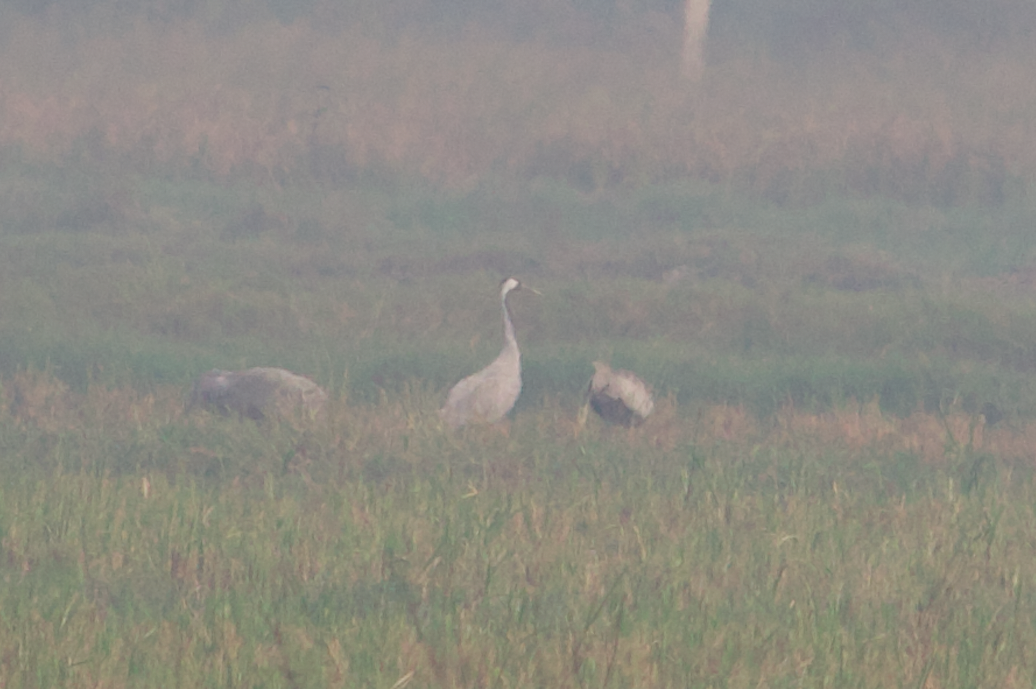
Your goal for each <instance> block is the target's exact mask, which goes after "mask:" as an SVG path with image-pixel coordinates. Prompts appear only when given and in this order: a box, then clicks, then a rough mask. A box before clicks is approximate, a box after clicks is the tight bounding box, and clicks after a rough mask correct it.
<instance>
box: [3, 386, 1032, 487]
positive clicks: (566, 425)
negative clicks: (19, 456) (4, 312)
mask: <svg viewBox="0 0 1036 689" xmlns="http://www.w3.org/2000/svg"><path fill="white" fill-rule="evenodd" d="M184 395H185V391H184V390H182V389H180V388H177V387H174V386H163V387H161V388H159V389H157V390H155V391H153V392H149V393H142V392H139V391H135V390H132V389H130V388H114V389H113V388H110V387H105V386H101V385H92V386H90V387H89V388H88V390H87V391H86V392H82V393H77V392H73V391H71V390H69V388H68V387H67V386H66V385H65V384H64V383H62V382H61V381H60V380H59V379H57V378H56V377H54V376H53V375H51V374H49V373H45V372H39V371H28V372H22V373H19V374H17V375H15V376H14V377H13V378H12V379H10V380H9V381H7V382H6V383H5V384H4V386H3V409H2V412H0V413H2V415H3V416H7V417H8V418H9V419H11V420H13V421H15V422H16V423H18V424H21V425H25V426H31V427H34V428H37V429H39V430H42V431H44V432H49V433H59V432H62V431H68V430H74V429H82V428H84V427H89V428H90V429H91V430H94V431H99V432H104V431H105V429H107V431H108V432H111V433H113V434H114V435H116V436H122V435H123V434H124V433H125V432H127V431H130V430H132V429H139V428H141V427H145V426H153V425H156V424H159V425H160V424H169V423H172V424H176V423H185V424H186V423H188V419H187V418H186V417H185V412H184ZM440 403H441V399H440V398H439V395H437V394H436V393H435V391H432V390H428V389H427V388H425V387H423V386H421V385H419V384H417V383H414V384H412V385H410V386H408V387H407V389H406V390H405V391H404V392H403V393H401V394H399V395H394V396H391V397H389V396H383V397H382V399H381V401H380V402H378V403H376V404H358V403H352V402H350V401H348V400H346V399H338V400H332V402H331V403H330V406H329V409H328V417H329V418H327V419H323V420H318V421H314V422H312V423H309V424H304V426H305V428H308V429H309V430H310V431H311V432H313V433H315V435H313V436H312V437H313V438H314V439H316V441H317V442H318V443H320V444H323V445H324V448H325V450H326V449H328V448H331V447H334V448H336V452H340V453H341V454H342V455H343V456H346V457H370V456H373V455H386V456H393V457H395V458H397V459H398V460H399V461H402V462H403V463H407V462H410V463H414V464H417V463H419V462H421V461H422V457H423V454H422V453H424V452H426V451H427V448H429V447H432V446H434V447H437V448H440V449H442V448H449V447H451V446H452V447H453V448H454V450H458V449H459V448H461V447H462V446H466V445H467V444H471V443H474V444H476V445H479V446H481V447H483V448H484V452H485V453H486V456H487V457H492V456H495V455H500V456H505V455H507V454H509V453H510V452H511V451H512V450H513V448H514V446H515V443H518V442H521V441H522V439H523V438H531V437H535V438H538V439H539V440H540V441H543V442H548V441H549V442H553V443H556V444H558V445H559V446H571V445H572V444H578V443H581V442H583V440H584V439H585V438H586V437H591V438H597V439H602V440H603V439H607V440H608V441H609V442H612V443H616V444H618V445H619V446H623V447H627V448H628V449H629V451H630V452H636V451H637V448H645V449H646V448H652V449H657V450H661V451H663V452H671V451H673V450H674V449H676V448H679V447H681V446H689V445H691V444H694V445H697V446H701V447H710V446H713V445H716V444H723V445H724V446H728V447H730V446H733V447H736V446H743V447H744V448H746V449H751V448H754V447H759V446H773V447H812V448H814V449H830V450H838V451H846V452H850V453H857V454H860V455H861V456H864V455H866V456H875V455H880V456H887V455H891V454H894V453H897V452H901V453H908V454H913V455H915V456H917V457H919V458H920V459H922V460H923V461H924V462H926V463H929V464H933V465H938V464H941V463H944V462H946V461H947V460H952V459H956V458H958V457H959V456H960V453H961V452H963V451H965V450H966V451H968V452H975V453H984V454H987V455H989V456H992V457H996V458H1000V459H1004V460H1009V461H1012V462H1013V461H1016V460H1018V459H1020V458H1025V457H1033V456H1036V421H1031V420H1030V421H1017V422H1015V423H1000V424H998V425H997V426H996V427H994V428H988V427H987V426H986V423H985V419H984V418H983V417H982V416H981V415H976V414H969V413H966V412H964V411H963V410H961V409H951V410H948V411H947V412H946V413H942V414H935V413H930V412H925V411H915V412H913V413H912V414H910V415H909V416H907V417H905V418H900V417H896V416H893V415H890V414H886V413H884V412H882V411H881V409H880V408H879V406H878V403H877V400H871V401H869V402H866V403H857V402H855V401H849V402H847V403H846V404H844V405H841V406H839V407H838V408H835V409H833V410H830V411H825V412H819V413H816V412H807V411H803V410H799V409H796V408H795V407H794V406H793V405H785V406H783V407H782V408H781V409H780V410H779V411H778V412H777V414H776V415H775V416H774V417H773V418H772V419H758V418H756V417H754V416H753V415H752V414H751V413H750V412H749V411H747V410H746V409H745V408H744V407H742V406H734V405H726V404H711V405H702V406H700V407H697V408H696V410H695V411H694V412H693V413H689V412H688V411H686V410H682V409H680V407H679V405H677V403H676V401H675V399H674V398H673V397H672V396H669V397H665V398H661V399H658V400H656V407H655V412H654V413H653V414H652V416H651V417H650V418H649V419H648V420H647V422H645V424H644V425H643V426H642V427H640V428H637V429H622V428H611V427H607V426H605V425H603V424H602V423H600V422H599V421H598V420H597V419H596V418H595V417H592V416H591V419H592V420H591V421H590V422H589V424H587V425H586V426H585V427H584V426H581V425H580V424H579V423H578V421H577V417H578V409H576V408H571V409H570V408H568V407H567V406H566V405H564V404H563V403H561V402H560V401H559V400H557V399H547V400H545V401H544V403H543V404H542V405H540V406H538V407H526V408H525V410H524V411H522V412H521V413H520V414H519V415H518V416H517V417H516V418H514V419H513V420H508V421H505V422H504V423H502V424H499V425H497V426H492V427H474V428H471V429H467V430H465V431H464V432H463V433H460V434H450V433H448V432H446V431H445V429H443V428H442V425H441V423H440V422H439V420H438V415H437V411H436V410H437V408H438V406H439V404H440ZM191 415H192V416H191V419H192V420H191V421H190V422H191V423H192V424H194V425H195V426H196V427H198V428H204V427H208V426H212V425H213V424H219V423H221V421H220V418H221V417H219V416H214V415H210V414H209V413H207V412H204V411H195V412H191ZM296 428H297V429H298V426H297V424H296ZM299 430H303V429H299ZM300 461H302V462H303V463H304V462H305V461H308V460H306V458H305V457H302V458H300ZM528 469H529V468H528V467H518V466H515V467H504V468H501V467H497V468H495V469H494V470H493V471H495V472H498V474H499V475H500V477H502V478H504V479H507V478H508V476H509V475H510V474H513V473H515V472H517V473H516V474H515V475H514V476H510V478H515V477H516V476H517V475H519V474H521V473H522V472H524V471H527V470H528Z"/></svg>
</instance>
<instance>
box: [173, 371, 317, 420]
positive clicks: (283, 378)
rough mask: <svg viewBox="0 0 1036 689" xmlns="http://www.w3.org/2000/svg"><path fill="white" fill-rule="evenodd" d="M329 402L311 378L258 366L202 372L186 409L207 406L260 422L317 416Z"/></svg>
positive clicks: (220, 411)
mask: <svg viewBox="0 0 1036 689" xmlns="http://www.w3.org/2000/svg"><path fill="white" fill-rule="evenodd" d="M326 402H327V393H326V392H324V390H323V389H322V388H321V387H320V386H319V385H317V384H316V383H314V382H313V381H311V380H310V379H309V378H304V377H302V376H300V375H296V374H294V373H292V372H291V371H286V370H284V369H283V368H268V367H256V368H250V369H247V370H245V371H221V370H220V369H213V370H211V371H208V372H207V373H203V374H202V375H201V376H200V377H199V378H198V380H197V381H196V382H195V383H194V387H193V388H192V389H191V395H190V398H189V400H188V403H187V407H188V409H191V408H193V407H195V406H201V407H207V408H209V409H212V410H214V411H217V412H219V413H221V414H224V415H226V414H230V413H231V412H234V413H238V414H240V415H241V416H247V417H248V418H250V419H255V420H256V421H259V420H262V419H265V418H267V417H269V416H279V417H289V416H295V415H297V414H299V413H302V414H307V415H311V416H315V415H318V414H320V412H321V411H322V410H323V408H324V405H325V403H326Z"/></svg>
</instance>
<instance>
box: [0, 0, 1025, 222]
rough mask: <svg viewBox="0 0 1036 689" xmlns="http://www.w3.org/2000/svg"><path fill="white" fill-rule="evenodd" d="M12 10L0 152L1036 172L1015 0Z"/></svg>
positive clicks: (862, 186)
mask: <svg viewBox="0 0 1036 689" xmlns="http://www.w3.org/2000/svg"><path fill="white" fill-rule="evenodd" d="M683 10H684V8H683V3H682V2H678V1H677V0H614V1H612V0H532V1H530V2H521V3H515V2H505V1H504V0H478V1H476V0H388V1H378V2H374V1H368V0H351V1H343V2H330V1H328V0H298V1H296V2H289V1H287V0H240V1H232V0H209V1H204V0H182V1H154V2H126V1H121V0H90V1H86V2H71V1H65V2H62V1H60V0H51V1H48V0H36V1H30V0H20V1H16V2H10V3H6V4H5V5H4V7H3V10H2V11H0V12H2V14H0V27H2V28H0V115H2V117H0V122H2V124H0V146H8V147H14V149H15V150H17V151H18V154H19V155H23V156H27V157H28V158H29V159H34V158H37V157H38V158H40V159H48V160H61V159H64V160H66V161H70V160H75V161H86V160H90V161H93V162H97V161H99V160H102V159H108V160H109V162H111V157H112V156H116V157H117V158H118V163H117V164H118V166H120V168H121V169H127V166H128V167H129V168H130V169H137V170H141V171H147V170H154V169H155V166H172V167H175V168H180V169H191V170H195V171H198V170H204V171H207V172H211V173H214V174H217V175H228V174H246V175H250V176H252V177H254V178H255V179H257V180H259V181H262V180H271V181H274V182H284V181H285V180H286V179H289V178H290V179H296V180H297V179H300V176H303V177H305V178H307V179H308V178H316V179H322V180H326V181H330V182H332V183H341V182H343V181H345V180H347V179H349V178H350V177H351V176H355V175H357V174H366V173H369V172H370V171H372V170H375V171H377V172H378V174H383V173H387V174H392V175H408V176H409V175H416V176H418V177H420V178H422V179H426V180H429V181H430V182H433V183H434V184H437V185H443V186H444V187H446V188H450V189H460V190H464V189H470V188H472V187H473V185H475V184H477V183H479V182H480V181H485V180H486V179H487V178H490V177H492V178H494V179H505V180H512V181H513V180H517V181H519V182H525V181H528V180H530V179H535V178H539V177H545V178H552V179H559V180H562V181H564V182H566V183H568V184H571V185H572V186H574V187H575V188H577V189H580V190H582V191H588V192H594V191H599V190H602V189H607V188H610V187H631V186H634V187H635V186H642V185H644V184H649V183H654V182H659V181H666V180H674V179H677V180H678V179H698V180H704V181H707V182H710V183H720V184H730V185H733V187H734V188H738V189H744V190H751V191H754V192H757V193H760V194H762V195H764V196H765V197H766V198H767V199H769V200H770V201H774V202H778V203H814V202H817V201H821V200H823V199H824V198H827V197H828V196H830V195H832V194H836V195H844V194H850V195H857V196H865V197H873V196H890V197H894V198H897V199H901V200H905V201H909V202H913V201H919V202H924V203H935V204H943V205H945V204H962V203H972V202H977V203H983V204H989V203H994V204H996V203H1002V202H1004V201H1005V200H1007V199H1009V198H1020V197H1022V196H1024V195H1025V194H1026V193H1027V191H1026V190H1027V189H1028V188H1029V186H1030V183H1031V180H1032V179H1033V172H1034V170H1036V144H1034V142H1036V131H1034V125H1033V123H1034V122H1036V116H1034V115H1036V91H1034V87H1033V84H1034V83H1036V81H1034V79H1033V78H1032V77H1033V75H1034V73H1036V72H1034V65H1036V60H1034V57H1036V56H1034V47H1033V46H1034V45H1036V43H1034V42H1033V41H1032V37H1033V28H1034V27H1036V5H1033V4H1032V3H1030V2H1025V1H1023V0H993V1H990V2H984V3H975V2H966V1H964V0H912V1H908V2H892V1H891V0H870V1H865V2H845V1H844V0H784V1H782V2H763V1H762V0H716V2H714V3H713V5H712V8H711V15H710V23H709V28H708V35H707V39H706V43H705V45H704V48H703V55H704V61H705V68H704V71H703V72H702V74H701V77H700V79H699V80H697V81H694V80H688V79H686V78H685V76H684V75H682V74H681V71H680V68H679V67H680V54H681V40H682V32H683Z"/></svg>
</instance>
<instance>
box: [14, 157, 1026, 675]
mask: <svg viewBox="0 0 1036 689" xmlns="http://www.w3.org/2000/svg"><path fill="white" fill-rule="evenodd" d="M16 172H17V174H16V173H15V172H9V173H8V174H11V175H13V176H14V177H16V178H19V179H21V183H22V184H24V185H26V186H27V187H37V188H40V189H47V190H48V191H47V194H48V198H50V199H52V200H53V204H52V206H51V207H48V209H47V216H46V217H44V218H37V220H34V221H33V223H29V224H27V223H26V222H25V221H24V218H25V217H27V215H28V214H29V213H30V209H31V207H32V206H33V205H34V204H35V201H33V200H32V199H29V200H23V201H17V199H15V201H12V202H11V203H9V204H8V205H6V206H5V207H4V208H3V209H2V210H0V374H2V378H0V380H2V384H3V387H2V394H0V398H2V406H0V473H2V475H3V477H4V478H3V479H2V480H0V579H2V582H3V586H2V587H0V683H3V684H5V685H11V686H15V685H26V686H40V687H43V686H87V685H90V686H95V685H98V684H104V685H118V686H122V685H134V686H174V685H175V686H223V685H232V686H240V685H253V686H286V687H287V686H292V687H298V686H314V687H316V686H320V687H323V686H329V685H335V686H369V687H391V686H393V685H394V684H395V683H396V682H397V681H401V680H403V679H404V678H406V677H407V676H408V675H410V673H413V675H412V676H411V679H410V682H411V686H437V687H438V686H443V687H445V686H465V687H468V686H487V687H512V686H529V687H532V686H566V687H576V686H580V687H581V686H616V687H618V686H638V687H640V686H645V687H646V686H701V687H714V686H729V687H739V686H759V685H760V684H764V683H765V684H766V685H768V686H802V685H810V686H850V687H852V686H855V687H887V686H926V682H927V686H933V685H939V686H958V685H959V686H974V685H981V686H1021V685H1023V684H1024V685H1030V684H1031V683H1032V681H1033V679H1034V677H1036V666H1034V664H1033V660H1032V656H1031V654H1030V652H1029V651H1028V649H1029V648H1031V647H1033V643H1034V639H1033V629H1032V625H1031V623H1030V620H1031V619H1032V618H1033V616H1034V614H1036V598H1034V595H1033V593H1032V591H1033V590H1036V589H1034V586H1036V569H1034V568H1033V565H1032V558H1031V557H1030V556H1029V555H1030V554H1029V552H1028V551H1027V550H1026V547H1027V546H1026V544H1028V543H1029V542H1030V541H1031V540H1032V538H1033V535H1034V530H1036V514H1034V512H1033V509H1032V505H1033V504H1036V500H1034V497H1036V496H1034V490H1036V484H1034V477H1033V471H1032V462H1031V456H1032V448H1033V442H1032V440H1031V437H1032V436H1031V433H1032V430H1031V429H1032V424H1033V420H1034V419H1036V397H1034V396H1033V393H1032V392H1031V391H1032V390H1033V389H1036V385H1034V383H1036V380H1034V376H1036V371H1034V366H1033V362H1034V358H1033V356H1034V354H1033V351H1032V349H1031V346H1030V345H1029V344H1027V343H1029V342H1032V341H1033V340H1034V338H1033V334H1034V333H1033V332H1032V327H1031V325H1030V324H1031V323H1032V322H1034V321H1033V318H1032V316H1033V311H1032V306H1031V303H1030V301H1031V300H1030V299H1029V298H1028V294H1027V292H1026V289H1027V288H1026V283H1025V266H1026V265H1027V259H1026V258H1024V257H1026V256H1029V255H1031V252H1032V242H1033V240H1032V239H1030V238H1029V237H1028V236H1027V235H1026V234H1025V233H1023V232H1021V231H1020V230H1019V228H1020V227H1021V224H1022V222H1021V220H1020V218H1024V217H1029V216H1027V215H1026V214H1027V213H1028V211H1027V210H1026V209H1025V207H1022V206H1012V207H1009V208H1008V207H1004V208H1000V209H996V210H994V211H993V212H992V215H991V217H993V218H994V219H1001V220H1003V219H1005V218H1012V217H1013V218H1017V219H1018V220H1016V221H1014V222H1004V223H1002V224H998V223H996V222H993V221H992V220H981V219H980V218H981V212H980V209H973V208H961V209H951V208H943V209H935V208H927V209H924V210H923V211H922V210H920V209H918V208H916V207H909V206H906V205H896V204H889V203H886V202H882V201H874V202H866V203H865V202H860V201H853V200H845V201H844V202H843V203H841V204H838V203H834V202H830V203H829V204H827V205H826V206H821V207H808V208H794V207H789V206H782V205H772V204H767V203H766V202H764V201H760V200H759V199H758V198H757V197H751V196H741V197H739V196H737V195H736V194H735V193H734V192H733V191H732V190H730V189H727V188H710V187H706V186H701V185H693V186H687V187H676V186H673V185H668V186H659V187H647V188H644V189H642V190H639V191H629V192H623V193H616V194H612V195H608V196H592V197H591V196H587V195H584V194H582V193H579V192H575V191H573V190H572V189H569V188H566V187H564V186H562V185H557V184H555V185H553V186H552V185H550V184H547V183H546V182H544V181H543V180H541V181H539V182H538V183H537V184H534V185H530V186H527V187H521V188H507V187H506V186H487V187H480V188H478V189H475V190H474V191H470V192H465V193H450V192H445V191H441V190H440V191H436V190H434V189H430V188H428V187H426V186H422V185H419V184H414V183H412V182H407V181H400V180H395V181H394V182H392V184H390V185H388V186H386V181H385V180H380V181H379V182H377V183H375V182H372V181H367V182H364V181H358V182H357V183H356V184H355V185H354V186H352V187H351V188H349V189H348V190H346V191H343V190H341V189H333V188H324V187H321V186H320V185H315V184H313V183H312V182H311V181H309V180H305V179H301V180H295V181H294V182H292V183H287V184H285V185H284V186H281V187H279V188H276V189H274V188H269V187H264V186H257V185H254V184H252V183H249V182H245V181H240V180H238V181H235V182H233V183H232V182H231V181H227V182H226V183H224V184H213V183H211V182H209V181H206V180H205V179H204V178H203V177H195V178H192V177H190V176H189V175H186V176H183V175H181V176H169V177H163V176H159V175H157V174H156V176H154V177H151V178H148V177H144V176H125V177H123V176H115V177H113V178H112V179H111V180H110V181H112V182H113V183H114V182H117V185H116V186H118V187H119V188H120V189H121V190H122V191H121V192H120V194H121V195H120V196H119V204H121V205H118V206H111V207H110V208H109V210H110V213H109V215H107V216H103V215H100V214H97V215H92V216H91V215H83V214H84V213H85V211H84V210H83V209H84V208H91V207H93V206H92V205H91V203H92V202H90V203H87V202H84V201H82V199H83V198H87V199H89V198H93V197H94V196H95V195H96V194H98V193H100V192H98V191H96V189H98V188H100V186H104V185H100V186H97V185H99V184H100V183H99V182H98V181H97V180H96V179H93V180H91V179H89V177H88V176H76V175H71V174H67V173H63V172H60V173H59V171H56V170H54V169H50V168H46V167H37V168H33V169H29V170H26V169H20V170H17V171H16ZM235 179H238V178H235ZM289 182H291V180H289ZM33 198H35V197H33ZM112 209H114V210H112ZM60 218H80V219H81V220H82V218H86V219H85V220H82V222H80V221H78V220H77V221H75V222H73V221H71V220H69V221H67V222H59V219H60ZM20 219H21V220H20ZM87 220H89V222H87ZM969 226H971V227H973V228H976V231H981V232H982V233H983V239H984V241H985V243H986V244H988V245H990V246H993V247H999V248H996V249H991V250H989V251H986V252H984V253H980V255H972V254H970V253H969V251H970V249H971V248H972V244H974V242H973V240H972V239H971V235H970V234H968V233H965V232H964V231H963V228H966V227H969ZM932 233H939V236H940V237H942V238H943V239H944V240H945V243H944V244H942V245H940V246H939V247H938V250H936V251H932V252H928V253H924V252H922V248H923V246H924V245H925V243H926V242H927V241H929V240H927V239H925V238H927V237H930V236H931V235H932ZM961 257H964V258H961ZM681 266H685V268H684V269H683V270H684V277H683V278H682V279H680V280H676V281H666V280H665V279H664V275H665V274H666V272H667V271H670V270H672V269H674V268H678V267H681ZM508 273H516V274H518V275H519V277H521V278H522V279H523V280H525V281H526V282H528V283H530V284H532V285H533V286H535V287H537V288H539V289H540V290H541V291H543V292H544V294H543V295H542V296H536V295H531V294H527V293H519V294H517V295H515V299H514V300H513V307H514V312H515V319H516V321H517V324H518V331H519V338H520V340H521V343H522V348H523V352H524V360H523V363H524V370H525V389H524V393H523V396H522V398H521V400H520V402H519V404H518V406H517V408H516V410H515V414H514V418H513V420H512V421H511V422H509V424H508V425H507V426H506V428H505V429H503V430H501V429H495V428H490V429H484V428H473V429H468V430H465V431H463V432H461V433H458V434H449V433H447V432H445V431H444V429H443V428H442V427H441V424H440V422H439V421H438V418H437V415H436V409H437V407H438V405H439V403H440V402H441V400H442V397H443V395H444V393H445V390H446V389H447V387H448V386H449V385H450V384H452V383H453V382H454V381H455V380H457V379H458V378H459V377H461V376H462V375H464V374H466V373H468V372H470V371H472V370H475V369H476V368H477V367H479V366H481V365H484V364H485V363H487V362H488V361H489V360H491V359H492V357H493V356H495V354H496V352H497V351H498V347H499V343H500V324H499V319H500V314H499V305H498V303H497V302H496V299H495V296H494V293H495V289H496V284H497V281H498V280H499V278H501V277H502V276H503V275H505V274H508ZM602 357H603V358H605V359H609V360H610V361H612V363H613V364H615V365H617V366H621V367H625V368H630V369H633V370H635V371H637V372H638V374H640V375H641V376H642V377H644V378H645V380H647V381H648V382H649V383H651V384H652V385H653V386H654V387H655V389H656V392H657V393H658V395H657V397H658V410H657V411H656V413H655V415H654V416H653V417H652V418H651V420H649V422H648V423H647V424H646V425H645V426H644V427H643V428H641V429H638V430H636V431H633V432H626V431H625V430H622V429H607V428H603V427H601V426H600V425H599V424H598V423H597V421H596V420H591V422H590V424H589V425H588V427H586V428H584V429H582V430H580V429H579V428H578V427H577V425H576V422H575V420H576V412H577V406H578V404H579V395H580V393H581V391H582V389H583V386H584V385H585V382H586V380H587V377H588V376H589V374H590V371H591V367H590V362H591V361H592V360H593V359H596V358H602ZM251 365H277V366H284V367H287V368H290V369H292V370H295V371H298V372H301V373H305V374H308V375H311V376H312V377H313V378H314V379H316V380H317V381H319V382H320V383H321V384H323V385H325V386H326V387H328V389H330V390H331V391H332V408H331V412H330V414H329V416H328V418H327V419H326V420H324V421H322V422H318V423H316V424H313V425H308V426H294V425H291V424H288V423H281V424H278V423H268V424H262V425H257V424H254V423H252V422H250V421H248V420H241V419H236V418H232V417H231V418H222V417H217V416H213V415H210V414H207V413H206V412H203V411H194V412H192V413H190V414H188V413H186V412H185V411H184V409H183V398H184V394H185V392H186V390H187V387H188V385H189V384H190V382H191V380H192V379H193V378H194V377H195V376H197V375H198V374H199V373H200V372H202V371H205V370H207V369H209V368H212V367H221V368H241V367H245V366H251ZM994 412H995V414H994ZM994 415H995V416H996V417H997V418H996V419H994V418H992V417H993V416H994ZM1001 418H1003V419H1005V420H1004V421H1000V419H1001ZM997 421H1000V422H999V423H997ZM994 424H995V425H994Z"/></svg>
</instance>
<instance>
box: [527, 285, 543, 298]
mask: <svg viewBox="0 0 1036 689" xmlns="http://www.w3.org/2000/svg"><path fill="white" fill-rule="evenodd" d="M522 289H523V290H524V289H527V290H529V291H530V292H532V293H533V294H538V295H540V296H541V297H542V296H543V292H541V291H539V290H538V289H536V288H535V287H526V286H525V285H522Z"/></svg>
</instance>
